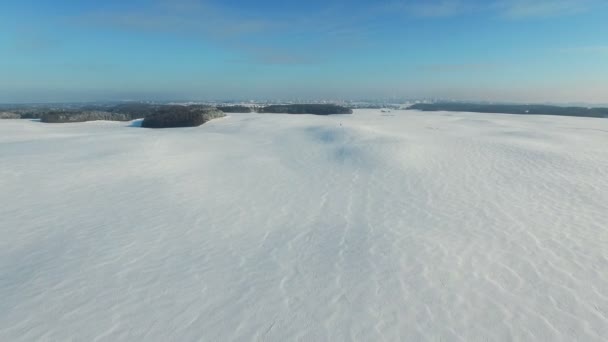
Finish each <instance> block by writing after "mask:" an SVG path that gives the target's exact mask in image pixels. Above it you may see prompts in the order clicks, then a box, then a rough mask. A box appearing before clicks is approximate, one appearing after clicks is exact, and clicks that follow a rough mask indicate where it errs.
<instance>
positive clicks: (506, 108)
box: [408, 102, 608, 118]
mask: <svg viewBox="0 0 608 342" xmlns="http://www.w3.org/2000/svg"><path fill="white" fill-rule="evenodd" d="M408 109H417V110H421V111H448V112H473V113H496V114H521V115H561V116H578V117H591V118H608V108H587V107H560V106H550V105H521V104H476V103H461V102H445V103H417V104H415V105H413V106H410V107H408Z"/></svg>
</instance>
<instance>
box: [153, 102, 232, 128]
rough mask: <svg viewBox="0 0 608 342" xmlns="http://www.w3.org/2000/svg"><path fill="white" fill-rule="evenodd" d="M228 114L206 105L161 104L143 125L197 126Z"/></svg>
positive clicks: (158, 126)
mask: <svg viewBox="0 0 608 342" xmlns="http://www.w3.org/2000/svg"><path fill="white" fill-rule="evenodd" d="M223 116H226V114H224V113H223V112H222V111H220V110H218V109H216V108H211V107H206V106H161V107H159V108H158V109H157V110H156V111H155V112H154V113H152V114H148V115H146V117H145V118H144V121H143V122H142V124H141V126H142V127H146V128H173V127H197V126H200V125H202V124H204V123H205V122H207V121H209V120H212V119H215V118H220V117H223Z"/></svg>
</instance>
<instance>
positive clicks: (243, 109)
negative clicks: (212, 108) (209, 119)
mask: <svg viewBox="0 0 608 342" xmlns="http://www.w3.org/2000/svg"><path fill="white" fill-rule="evenodd" d="M217 109H219V110H221V111H222V112H224V113H251V112H252V111H253V110H252V109H251V107H247V106H219V107H217Z"/></svg>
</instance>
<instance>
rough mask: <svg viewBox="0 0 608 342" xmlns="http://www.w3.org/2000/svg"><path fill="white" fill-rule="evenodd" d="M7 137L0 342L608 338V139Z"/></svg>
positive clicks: (83, 128) (403, 122)
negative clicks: (44, 341)
mask: <svg viewBox="0 0 608 342" xmlns="http://www.w3.org/2000/svg"><path fill="white" fill-rule="evenodd" d="M392 114H394V115H392V116H388V115H384V114H381V113H380V111H375V110H357V111H355V113H354V114H353V115H344V116H341V115H340V116H331V117H318V116H311V115H303V116H289V115H262V114H231V115H230V116H229V117H226V118H222V119H218V120H214V121H211V122H209V123H207V124H205V125H203V126H201V127H198V128H183V129H171V130H161V131H154V130H145V129H139V128H137V127H129V125H128V124H126V123H116V122H89V123H77V124H61V125H46V124H42V123H38V122H32V121H26V120H3V121H1V122H0V190H1V191H0V234H1V236H2V239H0V298H1V300H0V340H3V341H35V340H53V341H64V340H69V339H74V340H78V341H93V340H99V341H117V340H120V341H132V340H146V341H149V340H157V341H169V340H179V341H192V340H205V341H232V340H243V341H250V340H265V341H286V340H306V341H312V340H314V341H345V340H357V341H380V340H389V341H395V340H410V341H422V340H431V341H436V340H446V341H452V340H454V341H456V340H468V341H471V340H493V341H510V340H522V341H534V340H543V341H560V340H561V341H572V340H585V341H601V340H603V339H604V338H605V336H608V177H607V174H608V148H607V146H608V120H603V119H590V118H571V117H547V116H529V117H528V116H511V115H492V114H472V113H444V112H437V113H419V112H412V111H395V112H393V113H392Z"/></svg>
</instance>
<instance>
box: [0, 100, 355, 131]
mask: <svg viewBox="0 0 608 342" xmlns="http://www.w3.org/2000/svg"><path fill="white" fill-rule="evenodd" d="M214 111H221V112H224V113H252V112H255V111H257V112H259V113H287V114H316V115H331V114H352V112H353V111H352V109H350V108H346V107H342V106H338V105H333V104H288V105H269V106H266V107H249V106H243V105H224V106H218V107H217V108H216V107H212V106H206V105H189V106H181V105H160V104H149V103H138V102H130V103H121V104H108V105H104V104H84V105H68V106H57V107H54V106H53V107H51V106H48V107H45V106H39V105H32V106H31V107H27V106H21V107H19V108H14V109H13V110H11V111H3V112H0V119H19V118H21V119H40V121H42V122H47V123H66V122H84V121H95V120H106V121H131V120H136V119H144V118H149V120H148V124H149V125H157V123H158V125H161V126H162V125H165V124H169V122H174V124H175V125H182V124H183V122H188V125H192V124H194V125H198V122H199V121H201V120H202V121H206V120H207V119H206V117H209V116H213V117H216V116H217V113H216V112H214ZM201 113H206V114H205V118H201V117H200V115H199V114H201ZM211 113H212V114H211ZM165 119H166V120H168V121H163V120H165ZM160 122H163V123H160Z"/></svg>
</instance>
